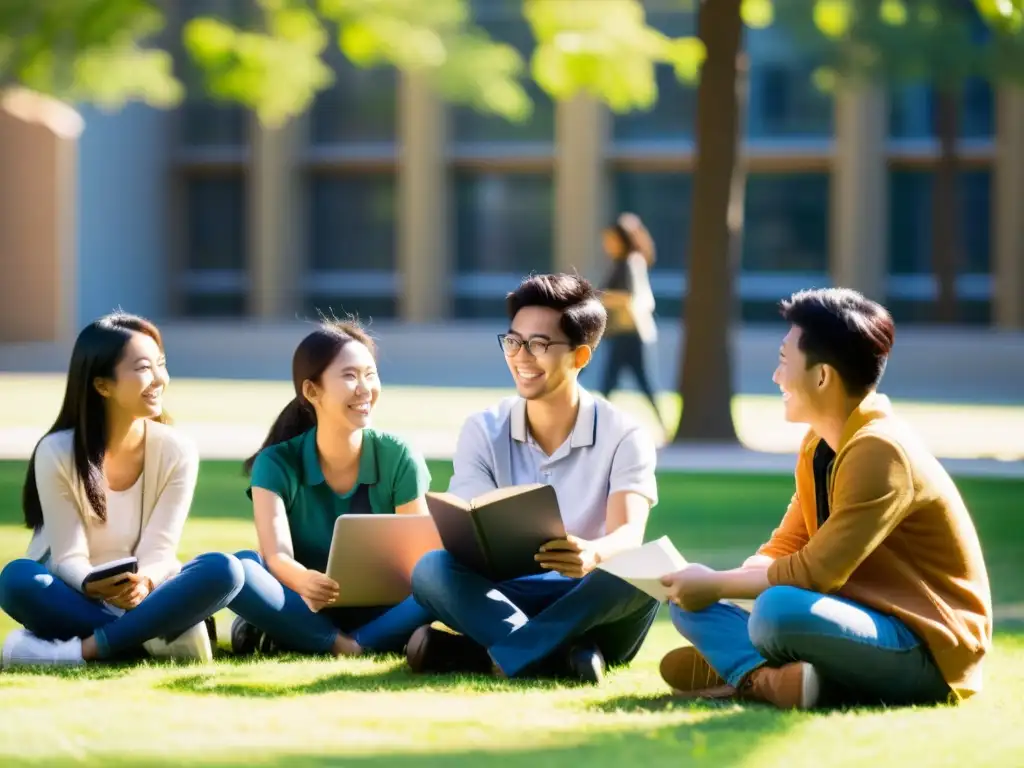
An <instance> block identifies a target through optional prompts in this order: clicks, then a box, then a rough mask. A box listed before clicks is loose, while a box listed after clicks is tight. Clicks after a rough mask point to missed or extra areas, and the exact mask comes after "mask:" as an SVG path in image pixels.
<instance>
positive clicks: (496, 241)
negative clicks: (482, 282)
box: [455, 171, 554, 275]
mask: <svg viewBox="0 0 1024 768" xmlns="http://www.w3.org/2000/svg"><path fill="white" fill-rule="evenodd" d="M553 215H554V189H553V184H552V179H551V177H550V176H547V175H539V174H511V173H487V172H475V171H458V172H456V173H455V233H456V235H455V241H456V244H455V251H456V268H457V271H458V272H491V273H494V272H498V273H501V272H511V273H515V274H517V275H526V274H528V273H529V272H531V271H534V270H535V271H537V272H549V271H550V270H551V263H552V260H551V253H552V248H553V243H554V235H553V222H552V217H553Z"/></svg>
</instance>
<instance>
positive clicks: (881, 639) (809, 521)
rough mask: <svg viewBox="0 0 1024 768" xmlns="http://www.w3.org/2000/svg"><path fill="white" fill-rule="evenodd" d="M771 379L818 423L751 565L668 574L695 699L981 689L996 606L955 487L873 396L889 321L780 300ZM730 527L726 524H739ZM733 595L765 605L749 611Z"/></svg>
mask: <svg viewBox="0 0 1024 768" xmlns="http://www.w3.org/2000/svg"><path fill="white" fill-rule="evenodd" d="M782 315H783V317H784V318H785V319H786V321H787V322H788V323H789V324H790V326H791V327H790V330H789V333H788V334H787V335H786V337H785V340H784V341H783V344H782V348H781V351H780V354H779V365H778V368H777V369H776V371H775V375H774V377H773V380H774V381H775V383H776V384H778V385H779V388H780V389H781V390H782V399H783V403H784V407H785V413H786V419H787V420H788V421H792V422H801V423H806V424H809V425H810V430H809V432H808V433H807V436H806V437H805V438H804V441H803V444H802V446H801V448H800V453H799V455H798V457H797V467H796V493H795V495H794V496H793V500H792V502H790V505H789V509H788V510H787V511H786V514H785V517H783V519H782V523H781V525H780V526H779V528H778V529H777V530H776V531H775V532H774V533H773V534H772V537H771V539H770V541H768V543H766V544H765V545H763V546H762V547H761V549H760V550H759V551H758V553H757V554H756V555H754V556H752V557H751V558H749V559H748V560H747V561H746V562H745V563H744V564H743V566H742V567H740V568H738V569H735V570H731V571H714V570H712V569H710V568H706V567H704V566H702V565H689V566H687V567H686V568H684V569H683V570H682V571H680V572H679V573H677V574H675V576H671V577H668V578H667V579H666V580H665V584H666V586H669V587H670V588H671V590H672V592H673V599H674V601H675V603H676V605H674V606H673V607H672V619H673V622H674V623H675V625H676V627H677V628H678V630H679V631H680V633H682V635H683V636H684V637H685V638H686V639H687V640H689V641H690V642H691V643H692V646H687V647H684V648H679V649H677V650H675V651H673V652H671V653H670V654H668V655H667V656H666V657H665V659H664V660H663V661H662V665H661V671H662V676H663V677H664V679H665V681H666V682H667V683H668V684H669V685H670V686H671V687H672V688H674V689H675V690H676V691H677V692H678V693H679V694H681V695H683V696H688V697H732V696H739V697H741V698H748V699H752V700H756V701H765V702H769V703H771V704H775V705H776V706H778V707H782V708H809V707H814V706H833V705H845V704H869V705H870V704H879V703H881V704H890V705H900V704H932V703H937V702H945V701H947V700H956V699H961V698H966V697H968V696H970V695H972V694H973V693H976V692H978V691H980V690H981V668H982V659H983V658H984V656H985V653H986V652H987V651H988V649H989V648H990V646H991V642H992V601H991V596H990V592H989V582H988V575H987V574H986V571H985V563H984V560H983V559H982V552H981V546H980V544H979V542H978V535H977V532H976V531H975V529H974V524H973V522H972V521H971V517H970V515H969V514H968V512H967V509H966V508H965V507H964V502H963V501H962V500H961V498H960V494H959V493H958V492H957V489H956V486H955V485H954V484H953V481H952V480H951V479H950V477H949V475H948V474H947V473H946V471H945V470H944V469H943V468H942V466H941V465H940V464H939V462H938V461H937V460H936V459H935V457H934V456H932V454H931V453H930V452H929V451H928V449H927V448H925V446H924V445H923V444H922V443H921V442H920V441H919V439H918V438H917V437H916V436H915V435H914V434H912V433H911V432H910V430H909V429H908V428H907V426H906V425H905V424H903V423H902V422H900V421H899V420H898V419H897V418H896V417H895V416H894V415H893V412H892V408H891V406H890V404H889V400H888V399H887V398H886V397H884V396H882V395H879V394H878V393H877V392H876V391H875V388H876V386H877V385H878V382H879V379H880V378H881V376H882V371H883V370H884V368H885V363H886V360H887V358H888V356H889V351H890V349H891V347H892V344H893V338H894V335H895V331H894V327H893V322H892V319H891V318H890V316H889V313H888V312H886V310H885V309H884V308H882V307H881V306H879V305H878V304H876V303H874V302H872V301H868V300H867V299H865V298H864V297H863V296H861V295H860V294H858V293H856V292H854V291H850V290H841V289H829V290H820V291H805V292H801V293H797V294H795V295H794V296H792V297H791V298H790V299H788V300H787V301H784V302H783V303H782ZM727 524H728V521H723V525H727ZM731 598H757V599H756V600H755V602H754V606H753V610H752V612H750V613H748V612H746V611H744V610H741V609H740V608H738V607H737V606H735V605H733V604H732V603H729V602H720V601H723V600H726V601H727V600H729V599H731Z"/></svg>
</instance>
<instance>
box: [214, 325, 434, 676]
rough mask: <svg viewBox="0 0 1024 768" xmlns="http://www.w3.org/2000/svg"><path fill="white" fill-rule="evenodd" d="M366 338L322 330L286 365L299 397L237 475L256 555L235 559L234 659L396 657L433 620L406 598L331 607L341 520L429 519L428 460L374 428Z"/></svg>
mask: <svg viewBox="0 0 1024 768" xmlns="http://www.w3.org/2000/svg"><path fill="white" fill-rule="evenodd" d="M375 352H376V349H375V347H374V343H373V340H372V339H371V338H370V337H369V336H368V335H367V334H366V333H365V332H364V331H363V330H362V329H361V328H360V327H359V326H358V325H356V324H355V323H347V322H338V321H334V322H325V323H323V324H322V325H321V326H320V327H319V328H318V329H317V330H315V331H313V332H312V333H310V334H309V335H308V336H306V338H304V339H303V340H302V342H301V343H300V344H299V346H298V348H297V349H296V350H295V354H294V356H293V358H292V383H293V384H294V387H295V398H294V399H293V400H292V401H291V402H290V403H288V405H287V406H285V408H284V410H283V411H282V412H281V414H280V415H279V416H278V417H277V420H276V421H275V422H274V425H273V426H272V427H271V428H270V432H269V434H268V435H267V438H266V440H265V441H264V442H263V447H262V448H261V449H260V450H259V452H258V453H256V455H254V456H253V457H251V458H250V459H249V460H248V461H247V462H246V463H245V468H246V470H247V471H249V472H250V473H251V487H250V490H249V493H250V496H251V498H252V503H253V513H254V516H255V520H256V535H257V538H258V540H259V547H260V553H261V554H257V553H256V552H240V553H238V555H237V556H238V558H239V559H240V560H241V561H242V567H243V568H244V569H245V586H244V587H243V588H242V591H241V592H239V594H238V596H237V597H236V598H235V599H234V600H233V601H232V603H231V605H230V606H229V607H230V608H231V610H233V611H234V612H235V613H237V614H238V618H236V619H235V622H234V624H233V625H232V629H231V645H232V648H233V650H234V651H235V653H237V654H239V655H244V654H247V653H253V652H255V651H256V650H260V651H262V652H268V651H270V650H271V649H279V650H286V651H294V652H299V653H329V654H332V655H335V656H353V655H358V654H361V653H362V652H364V651H378V652H392V651H401V650H402V648H403V647H404V646H405V644H406V642H407V640H408V639H409V636H410V635H411V634H412V633H413V632H414V631H415V630H416V629H417V628H418V627H419V626H420V625H422V624H429V623H430V621H431V617H430V616H429V615H428V614H427V613H426V612H425V611H424V610H423V609H422V608H421V607H420V606H419V604H418V603H416V601H415V600H413V599H412V598H411V597H410V598H408V599H406V600H405V601H404V602H402V603H399V604H398V605H396V606H381V607H379V608H377V607H371V608H337V607H329V606H330V605H331V603H332V602H333V601H334V599H335V598H336V597H337V595H338V591H339V585H338V584H337V582H335V581H334V580H332V579H331V578H330V577H328V576H327V575H326V574H325V573H324V571H326V569H327V559H328V555H329V553H330V548H331V540H332V538H333V532H334V523H335V520H337V518H338V517H339V516H341V515H344V514H347V513H350V512H358V513H361V514H393V513H397V514H427V513H428V512H427V504H426V499H425V494H426V492H427V490H429V487H430V472H429V471H428V470H427V465H426V462H424V460H423V457H422V456H420V454H419V453H417V452H416V451H415V450H413V449H412V448H411V447H409V446H408V445H407V444H406V443H405V442H404V441H402V440H401V439H400V438H398V437H396V436H394V435H391V434H388V433H387V432H381V431H379V430H375V429H371V428H370V426H369V425H370V418H371V416H372V414H373V409H374V406H375V405H376V404H377V398H378V397H379V396H380V391H381V384H380V378H379V377H378V376H377V365H376V361H375Z"/></svg>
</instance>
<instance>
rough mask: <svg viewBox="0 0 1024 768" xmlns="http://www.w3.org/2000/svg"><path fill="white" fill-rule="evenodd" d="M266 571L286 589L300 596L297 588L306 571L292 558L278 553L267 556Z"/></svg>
mask: <svg viewBox="0 0 1024 768" xmlns="http://www.w3.org/2000/svg"><path fill="white" fill-rule="evenodd" d="M267 570H268V571H270V573H271V574H272V575H273V576H274V578H275V579H277V580H278V581H280V582H281V583H282V584H284V585H285V586H286V587H288V589H290V590H293V591H295V592H300V594H301V591H300V589H299V587H300V585H301V584H302V580H303V578H305V574H306V571H307V570H308V569H307V568H306V567H305V566H304V565H302V564H301V563H298V562H296V561H295V559H294V558H293V557H291V556H289V555H285V554H280V553H278V554H274V555H269V556H267Z"/></svg>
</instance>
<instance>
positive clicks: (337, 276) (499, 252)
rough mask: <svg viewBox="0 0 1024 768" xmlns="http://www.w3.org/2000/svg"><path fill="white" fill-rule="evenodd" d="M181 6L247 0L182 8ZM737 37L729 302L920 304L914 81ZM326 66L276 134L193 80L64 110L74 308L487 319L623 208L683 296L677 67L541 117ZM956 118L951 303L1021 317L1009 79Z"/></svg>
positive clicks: (584, 266)
mask: <svg viewBox="0 0 1024 768" xmlns="http://www.w3.org/2000/svg"><path fill="white" fill-rule="evenodd" d="M199 5H202V6H205V7H206V8H207V10H208V9H209V7H211V6H218V5H219V6H223V8H222V10H223V11H224V12H225V13H226V12H229V11H230V10H231V8H232V7H234V8H236V9H237V8H238V7H240V5H244V4H239V3H238V2H234V3H232V2H225V0H203V2H202V3H184V2H183V3H181V4H180V5H179V7H180V8H194V9H198V6H199ZM476 5H477V6H479V11H478V14H477V18H478V21H479V23H480V25H481V26H483V27H484V28H486V29H487V31H488V32H489V33H490V34H491V35H492V36H493V37H495V38H497V39H500V40H504V41H507V42H510V43H512V44H513V45H516V46H517V47H519V48H520V49H522V50H527V49H528V46H529V45H530V32H529V29H528V28H527V25H526V23H525V22H524V21H523V19H522V17H521V14H520V13H519V12H518V11H517V10H516V9H517V8H518V5H519V4H518V3H505V2H502V1H501V0H478V2H477V3H476ZM670 5H671V4H661V5H659V4H658V3H651V6H652V8H651V11H650V12H649V16H648V18H649V20H650V22H651V23H652V24H653V25H655V26H657V27H659V28H660V29H662V30H664V31H666V32H669V33H672V34H687V33H692V32H693V31H694V20H693V18H692V16H691V15H690V14H688V13H684V12H680V11H676V10H669V7H670ZM179 22H180V20H179ZM747 49H748V52H749V55H750V100H749V105H748V114H747V116H746V123H747V125H746V140H745V142H744V146H743V150H742V154H743V160H744V162H745V163H746V165H747V168H748V171H749V176H748V181H747V186H746V194H745V204H744V214H745V231H744V239H743V247H742V266H741V272H740V275H739V279H738V283H737V287H738V292H739V295H740V298H741V302H742V303H741V307H742V316H743V318H744V319H746V320H749V321H757V320H761V319H767V318H770V317H774V315H775V311H774V303H775V301H776V300H777V299H778V297H780V296H781V295H784V294H787V293H789V292H790V291H792V290H795V289H798V288H801V287H809V286H820V285H823V284H828V283H835V284H843V285H848V286H852V287H857V288H860V289H862V290H864V291H865V292H866V293H868V294H869V295H872V296H875V297H878V298H880V299H882V300H884V301H886V302H888V303H889V304H890V305H891V306H892V307H893V309H894V313H895V314H896V315H897V319H898V320H903V321H913V322H927V321H928V320H929V319H930V317H931V314H932V307H933V302H934V297H935V296H936V294H937V289H936V284H935V281H934V279H933V277H932V266H931V242H930V241H931V230H932V227H931V206H932V203H931V193H932V188H933V183H934V175H935V174H934V171H935V166H936V161H937V157H938V147H937V142H936V140H935V136H934V132H933V127H932V109H933V104H934V94H933V92H932V89H931V88H929V87H928V86H926V85H911V86H907V87H903V88H900V89H898V90H893V89H891V90H888V91H886V90H883V89H880V88H858V89H851V90H843V89H842V88H840V90H838V91H836V92H835V93H834V94H826V93H823V92H821V91H819V90H818V89H817V88H816V86H815V85H814V83H813V81H812V77H811V75H812V72H813V71H814V69H815V68H816V66H817V64H816V62H814V61H812V60H808V59H807V57H805V56H803V55H802V54H801V52H800V50H799V46H795V45H794V44H793V43H792V41H790V40H788V39H787V38H786V35H785V32H784V30H782V29H780V28H778V27H771V28H768V29H764V30H753V31H749V32H748V37H747ZM331 62H332V65H333V66H334V67H335V70H336V73H337V81H336V83H335V84H334V86H333V87H332V88H331V89H330V90H328V91H326V92H324V93H322V94H320V95H319V97H318V98H317V100H316V102H315V104H314V105H313V106H312V108H311V109H310V110H309V111H308V112H307V113H306V114H305V115H303V116H302V118H301V119H298V120H295V121H293V122H292V123H290V124H289V125H287V126H285V127H284V128H281V129H276V130H268V129H265V128H263V127H261V126H260V125H259V123H258V121H256V120H255V119H254V118H253V117H252V116H251V115H250V114H249V113H247V112H246V111H244V110H243V109H241V108H238V107H232V106H219V105H215V104H213V103H212V102H210V101H208V100H206V99H204V98H203V97H202V96H201V95H199V94H195V93H194V94H193V95H192V96H191V97H190V98H189V100H187V101H186V102H185V103H184V104H182V105H181V106H180V107H179V108H177V109H175V110H172V111H167V112H161V111H157V110H153V109H149V108H146V107H141V106H131V107H128V108H126V109H124V110H122V111H120V112H118V113H116V114H111V115H106V114H102V113H100V112H98V111H97V110H95V109H91V108H83V109H82V110H81V112H82V114H83V116H84V117H85V129H84V131H83V133H82V134H81V137H80V139H79V140H78V143H77V203H76V207H75V225H74V228H75V229H74V238H73V241H74V251H75V254H74V260H75V263H76V264H77V267H76V269H75V270H74V274H75V277H74V284H73V285H72V286H70V287H68V288H67V289H66V291H65V294H66V295H65V301H72V302H73V304H74V311H73V312H72V313H71V318H73V319H74V323H73V324H75V325H80V324H81V322H83V321H85V320H86V319H87V318H90V317H93V316H95V315H97V314H99V313H102V312H104V311H108V310H109V309H110V308H111V307H112V306H118V305H123V306H125V308H126V309H133V310H136V311H140V312H146V313H148V314H150V315H151V316H153V317H155V318H159V319H171V318H209V319H211V320H212V319H214V318H243V317H248V318H260V319H274V320H280V319H289V318H294V317H296V316H299V317H306V316H310V315H312V314H314V313H315V311H316V310H318V309H320V310H327V309H332V310H333V311H334V312H336V313H339V314H340V313H342V312H354V313H358V314H359V315H361V316H363V317H373V318H402V319H407V320H410V321H435V320H443V319H448V318H456V319H458V318H477V317H491V316H497V315H500V314H501V312H502V299H503V297H504V294H505V292H506V291H507V290H509V288H510V287H511V286H513V285H514V284H515V283H516V282H517V281H518V279H519V278H520V277H521V276H522V275H524V274H526V273H528V272H530V271H534V270H536V271H548V270H563V269H570V268H577V269H579V270H580V271H581V272H583V273H585V274H587V275H589V276H591V277H595V278H597V277H600V275H601V274H602V272H603V271H604V268H605V264H604V261H603V256H602V254H601V253H600V241H599V232H600V229H601V227H602V226H603V225H604V224H605V223H606V222H608V221H609V220H610V218H611V217H612V216H613V215H614V213H615V212H616V211H620V210H631V211H634V212H636V213H638V214H639V215H640V216H641V217H643V219H644V220H645V221H646V222H647V224H648V226H649V227H650V229H651V231H652V233H653V235H654V237H655V239H656V241H657V246H658V257H659V258H658V262H657V265H656V267H655V269H654V270H653V273H652V285H653V289H654V292H655V294H656V296H657V298H658V300H659V314H660V315H661V316H662V317H673V316H678V314H679V312H680V310H681V307H682V304H683V302H684V301H685V293H686V285H685V275H686V265H687V259H688V254H687V250H688V232H689V216H690V202H691V190H692V182H691V171H692V164H693V130H694V106H695V101H696V92H695V90H694V89H692V88H688V87H685V86H682V85H680V84H679V83H678V82H677V81H676V80H675V78H674V75H673V73H672V72H671V70H670V69H668V68H664V69H663V70H662V71H659V73H658V83H659V88H660V97H659V101H658V104H657V106H656V107H655V108H654V109H652V110H651V111H649V112H643V113H634V114H628V115H613V114H610V113H609V112H608V110H607V109H605V108H604V107H602V106H600V105H598V104H596V103H594V102H592V101H590V100H588V99H585V98H578V99H576V100H574V101H571V102H566V103H557V104H556V103H553V102H552V101H551V100H550V99H548V98H546V97H545V96H544V95H543V94H542V93H540V91H539V90H538V89H537V88H536V87H535V86H532V85H531V86H530V87H529V91H530V94H531V96H532V97H533V99H534V113H533V116H532V117H531V119H530V120H528V121H527V122H525V123H522V124H511V123H508V122H505V121H503V120H501V119H498V118H493V117H487V116H483V115H480V114H477V113H475V112H473V111H471V110H469V109H465V108H461V107H453V106H448V105H445V104H443V103H442V102H440V101H439V100H438V99H437V98H436V97H435V96H434V95H433V94H432V93H431V91H430V90H429V88H428V87H427V86H426V84H425V83H424V82H422V81H421V80H420V79H419V78H418V77H416V76H408V75H402V74H400V73H396V72H394V71H393V70H390V69H375V70H359V69H356V68H354V67H352V66H350V65H348V64H347V63H346V62H345V61H344V60H343V59H342V57H341V56H340V54H337V53H335V54H333V55H332V57H331ZM182 75H183V77H185V79H186V80H187V81H190V80H194V76H193V75H192V74H190V73H189V72H188V71H186V70H185V69H183V70H182ZM960 128H961V141H960V151H961V159H962V168H963V170H962V174H961V179H960V181H961V183H960V189H959V203H960V216H961V219H960V221H961V231H962V248H961V264H960V268H959V271H960V275H959V278H958V286H957V287H958V293H959V295H960V299H961V304H962V314H963V317H964V318H965V320H966V321H968V322H973V323H982V324H992V325H995V326H998V327H1002V328H1022V327H1024V265H1022V262H1024V216H1022V215H1021V210H1020V205H1021V204H1020V201H1021V200H1024V91H1021V90H1019V89H1015V88H1010V87H1006V88H1002V87H1000V88H993V87H990V86H989V85H988V84H986V83H980V82H979V83H972V84H971V85H970V86H969V87H968V89H967V91H966V94H965V97H964V100H963V108H962V114H961V119H960ZM5 258H7V257H6V256H5ZM68 274H70V273H68ZM69 279H70V278H69ZM22 295H24V294H22ZM71 318H69V319H68V322H72V320H71Z"/></svg>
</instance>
